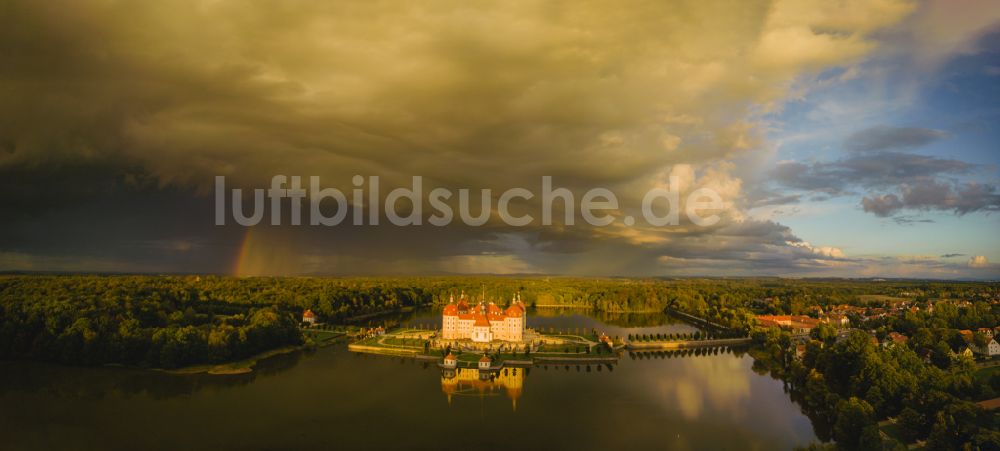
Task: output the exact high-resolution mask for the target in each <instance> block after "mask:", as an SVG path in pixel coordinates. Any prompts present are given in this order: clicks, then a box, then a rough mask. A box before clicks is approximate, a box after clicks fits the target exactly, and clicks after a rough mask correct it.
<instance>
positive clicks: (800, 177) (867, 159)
mask: <svg viewBox="0 0 1000 451" xmlns="http://www.w3.org/2000/svg"><path fill="white" fill-rule="evenodd" d="M975 168H976V165H973V164H970V163H965V162H962V161H959V160H953V159H946V158H938V157H932V156H926V155H914V154H909V153H902V152H892V151H887V152H877V153H871V154H857V155H850V156H848V157H847V158H843V159H840V160H836V161H833V162H816V163H812V164H806V163H799V162H781V163H779V164H778V165H777V166H776V167H775V168H774V169H773V170H772V172H771V175H772V180H774V181H775V182H777V183H778V184H780V185H783V186H785V187H788V188H794V189H799V190H805V191H815V192H821V193H827V194H831V195H834V194H836V195H843V194H847V193H849V192H850V191H851V190H852V189H854V188H857V187H860V188H886V187H893V186H898V185H900V184H903V183H907V182H910V181H913V180H917V179H926V178H929V177H935V176H941V175H961V174H967V173H969V172H970V171H972V170H973V169H975Z"/></svg>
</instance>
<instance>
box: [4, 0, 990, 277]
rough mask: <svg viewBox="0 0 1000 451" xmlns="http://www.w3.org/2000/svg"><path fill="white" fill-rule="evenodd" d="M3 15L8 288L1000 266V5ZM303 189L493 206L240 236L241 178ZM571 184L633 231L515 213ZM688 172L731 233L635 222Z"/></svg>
mask: <svg viewBox="0 0 1000 451" xmlns="http://www.w3.org/2000/svg"><path fill="white" fill-rule="evenodd" d="M0 21H2V26H0V98H2V99H3V101H2V102H0V218H2V221H0V270H2V271H70V272H140V273H214V274H234V275H240V276H247V275H354V274H371V275H378V274H394V275H395V274H452V273H490V274H564V275H580V276H636V277H647V276H663V277H683V276H782V277H908V278H940V279H989V280H996V279H1000V239H998V237H1000V234H998V231H1000V227H998V225H1000V192H998V188H997V185H998V184H1000V148H998V143H1000V127H998V124H1000V3H998V2H994V1H966V0H957V1H903V0H870V1H866V0H845V1H838V2H829V1H786V0H778V1H746V2H729V1H726V2H723V1H677V2H662V1H625V2H614V3H610V2H607V3H602V2H558V1H550V2H497V3H496V4H488V3H482V4H469V3H468V2H445V1H427V2H418V3H417V4H412V5H406V4H403V3H402V2H380V1H372V2H312V1H294V0H293V1H280V2H279V1H228V0H215V1H185V0H176V1H175V0H169V1H164V2H137V1H113V0H79V1H72V2H69V1H67V2H32V1H21V0H14V1H7V2H3V3H2V4H0ZM274 175H287V176H293V175H297V176H301V177H303V178H304V179H306V178H308V177H309V176H319V177H321V178H322V180H323V185H324V186H329V187H335V188H338V189H341V190H342V191H343V192H345V193H348V192H349V190H351V189H352V188H353V187H354V185H352V177H353V176H355V175H362V176H364V177H369V176H378V177H379V179H380V184H381V193H382V195H383V196H384V194H385V193H387V192H389V191H390V190H391V189H393V188H395V187H405V186H409V185H410V182H411V178H412V177H413V176H421V177H423V180H424V185H425V190H428V191H429V190H430V189H432V188H436V187H440V188H447V189H449V190H453V191H456V192H457V190H458V189H463V188H464V189H470V190H473V192H474V193H478V192H479V190H482V189H490V190H491V192H492V196H493V199H492V202H493V205H494V211H493V214H492V215H491V217H490V218H489V220H488V221H487V223H486V224H484V225H483V226H480V227H472V226H467V225H462V224H451V225H447V226H443V227H438V226H433V225H429V224H423V225H419V226H408V227H399V226H395V225H392V224H389V223H388V222H387V221H384V220H383V221H381V222H380V224H379V225H371V224H365V225H352V224H349V223H342V224H339V225H337V226H332V227H327V226H309V225H300V226H293V225H290V224H288V221H284V223H283V225H277V226H276V225H267V224H259V225H256V226H252V227H245V226H241V225H239V224H236V223H234V221H229V222H227V224H226V225H216V223H215V214H214V208H215V198H214V194H213V193H214V189H215V180H216V176H225V179H226V184H227V188H228V189H232V188H238V189H242V190H243V191H245V192H246V194H247V196H249V194H250V191H248V190H251V189H260V188H263V189H266V188H268V187H269V186H270V183H271V178H272V177H273V176H274ZM544 176H550V177H552V180H553V183H554V185H555V186H557V187H563V188H566V189H568V190H569V191H570V192H571V193H573V195H574V196H575V198H577V199H579V198H580V197H581V196H582V195H583V193H584V192H586V191H587V190H589V189H591V188H596V187H603V188H607V189H609V190H611V191H612V192H614V193H615V194H616V196H617V197H618V199H619V202H620V206H619V208H617V209H615V210H614V211H612V212H611V215H612V216H613V217H614V218H615V222H614V223H612V224H611V225H608V226H591V225H587V224H583V223H582V221H579V220H577V221H576V223H575V224H573V225H569V224H566V223H565V221H561V220H560V218H562V214H561V210H557V211H556V214H554V217H555V218H557V220H556V221H555V223H554V224H551V225H543V224H541V223H540V222H538V221H536V222H533V223H531V224H529V225H526V226H511V225H508V224H505V223H504V222H503V221H501V220H500V218H499V217H498V216H499V214H498V212H497V211H495V206H496V200H497V199H496V197H497V196H498V195H499V193H500V192H503V191H504V190H506V189H509V188H513V187H525V188H527V189H529V190H533V191H535V192H538V191H539V189H540V186H541V179H542V177H544ZM671 176H673V177H676V180H678V181H679V184H678V185H677V186H678V187H679V191H680V192H681V194H682V196H681V198H682V199H686V195H687V194H690V193H691V192H694V191H695V190H698V189H702V188H705V189H710V190H712V191H714V192H716V193H718V195H719V196H720V198H721V201H722V202H721V205H719V206H718V208H715V209H712V210H711V211H710V212H711V213H714V214H715V215H716V216H718V217H719V221H718V222H716V223H715V224H713V225H710V226H700V225H697V224H694V223H692V222H691V221H689V220H682V221H681V222H680V223H679V224H677V225H671V226H652V225H650V224H646V223H637V224H635V225H631V226H629V225H625V224H624V222H623V221H622V219H623V218H625V217H626V216H638V207H639V205H641V203H642V199H643V196H644V194H645V193H647V192H648V191H649V190H650V189H653V188H658V187H659V188H664V187H669V180H670V178H671ZM473 197H475V196H473ZM539 202H540V199H539V196H536V197H535V198H533V199H517V200H515V201H514V202H512V204H511V205H512V207H511V208H512V210H516V211H520V212H525V211H537V209H538V208H539ZM681 202H682V203H685V204H686V202H687V201H686V200H682V201H681ZM357 206H358V207H359V208H364V203H362V204H361V205H357ZM243 207H244V211H247V210H246V209H248V208H251V207H252V203H245V204H243ZM352 208H353V206H352ZM559 208H562V207H559ZM285 212H286V213H284V214H285V215H286V216H287V207H286V208H285ZM577 213H578V212H577ZM535 216H538V215H535ZM265 222H266V221H265Z"/></svg>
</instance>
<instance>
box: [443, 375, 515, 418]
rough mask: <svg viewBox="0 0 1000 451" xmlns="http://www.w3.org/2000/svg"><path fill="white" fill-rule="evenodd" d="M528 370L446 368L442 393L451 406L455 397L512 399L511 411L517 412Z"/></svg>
mask: <svg viewBox="0 0 1000 451" xmlns="http://www.w3.org/2000/svg"><path fill="white" fill-rule="evenodd" d="M526 375H527V368H503V369H501V370H499V371H480V370H478V369H476V368H451V369H449V368H445V369H442V370H441V391H442V392H443V393H444V394H445V396H447V397H448V405H451V403H452V398H454V397H464V396H472V397H480V398H482V397H484V396H499V395H500V394H501V393H503V394H505V395H506V396H507V398H510V403H511V409H512V410H514V411H517V399H518V398H520V397H521V392H522V390H524V377H525V376H526Z"/></svg>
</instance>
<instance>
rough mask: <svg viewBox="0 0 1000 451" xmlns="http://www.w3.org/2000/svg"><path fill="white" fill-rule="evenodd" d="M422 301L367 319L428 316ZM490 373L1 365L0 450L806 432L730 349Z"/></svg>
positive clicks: (344, 355)
mask: <svg viewBox="0 0 1000 451" xmlns="http://www.w3.org/2000/svg"><path fill="white" fill-rule="evenodd" d="M437 315H438V314H437V313H435V312H432V311H424V312H417V313H412V314H406V315H397V316H394V317H391V318H383V319H371V320H369V321H374V322H378V321H384V322H389V323H392V324H405V325H428V326H430V325H434V324H439V322H440V317H439V316H437ZM528 326H529V327H543V328H548V327H554V328H557V329H558V328H572V327H586V328H591V327H594V328H597V329H598V330H600V331H603V332H606V333H608V334H609V335H612V336H614V335H620V336H625V335H627V334H635V333H640V334H641V333H677V332H684V333H687V332H693V331H695V330H697V329H695V328H693V327H692V326H690V325H687V324H683V323H679V322H677V321H676V320H674V319H671V318H669V317H667V316H665V315H660V314H656V315H606V314H605V315H601V314H593V315H592V314H588V313H585V312H580V311H577V312H567V311H540V312H531V314H530V315H529V317H528ZM706 354H707V355H692V356H684V357H677V356H674V357H671V358H665V357H656V356H654V355H644V356H642V357H641V358H640V357H638V356H636V355H632V356H630V355H629V354H628V353H626V354H625V355H624V356H623V357H622V359H621V361H620V363H619V364H618V365H614V366H598V365H589V366H587V365H581V366H576V365H571V366H555V365H549V366H536V367H533V368H530V369H528V370H525V369H517V370H516V371H517V372H516V373H515V371H514V369H513V368H510V369H509V371H508V372H507V373H506V374H502V375H501V376H500V377H498V378H496V379H495V380H493V381H489V380H487V381H481V380H478V379H477V378H475V377H471V376H472V375H471V374H464V375H463V374H459V375H457V376H456V377H449V378H446V377H443V375H442V371H441V370H440V369H439V368H438V367H437V366H435V365H433V364H428V363H420V362H416V361H413V360H408V359H402V358H390V357H383V356H373V355H363V354H354V353H350V352H348V351H347V348H346V345H344V344H343V343H341V344H336V345H333V346H329V347H325V348H320V349H318V350H315V351H303V352H296V353H292V354H286V355H281V356H278V357H274V358H271V359H268V360H266V361H263V362H261V363H259V364H258V366H257V368H256V370H255V371H254V372H253V373H250V374H244V375H229V376H214V375H175V374H168V373H163V372H156V371H147V370H138V369H126V368H71V367H62V366H56V365H49V364H39V363H25V362H2V363H0V429H2V430H3V432H2V434H0V435H2V439H0V449H102V450H108V449H128V450H133V449H213V450H219V449H248V450H249V449H293V448H294V449H331V448H334V449H350V448H363V449H365V448H373V449H400V448H403V449H458V448H470V447H471V448H476V449H500V448H506V449H511V448H521V449H541V448H548V449H552V448H555V449H650V448H670V449H790V448H792V447H794V446H796V445H804V444H808V443H809V442H811V441H813V440H816V436H815V433H814V431H813V427H812V425H811V423H810V420H809V419H808V418H807V417H806V416H805V415H803V414H802V413H801V411H800V408H799V406H798V405H797V404H795V403H794V402H792V401H791V399H790V397H789V395H788V394H787V393H786V392H785V390H784V388H783V384H782V382H781V381H779V380H775V379H773V378H771V377H769V376H767V375H760V374H757V373H756V372H754V370H753V359H752V358H750V357H749V356H748V355H746V354H745V353H743V352H741V351H739V350H736V351H732V350H727V351H721V352H717V353H713V352H709V353H706Z"/></svg>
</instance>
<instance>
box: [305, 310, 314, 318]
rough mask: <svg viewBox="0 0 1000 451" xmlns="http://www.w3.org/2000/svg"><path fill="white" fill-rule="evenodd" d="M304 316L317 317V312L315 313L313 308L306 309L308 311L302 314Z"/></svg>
mask: <svg viewBox="0 0 1000 451" xmlns="http://www.w3.org/2000/svg"><path fill="white" fill-rule="evenodd" d="M302 317H303V318H314V317H316V314H315V313H313V311H312V310H306V312H305V313H303V314H302Z"/></svg>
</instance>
